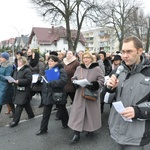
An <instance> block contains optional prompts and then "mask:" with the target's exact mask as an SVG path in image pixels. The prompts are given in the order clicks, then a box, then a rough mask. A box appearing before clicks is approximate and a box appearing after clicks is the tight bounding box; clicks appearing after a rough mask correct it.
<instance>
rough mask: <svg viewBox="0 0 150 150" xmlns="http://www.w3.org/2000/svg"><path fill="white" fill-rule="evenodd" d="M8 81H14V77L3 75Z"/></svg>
mask: <svg viewBox="0 0 150 150" xmlns="http://www.w3.org/2000/svg"><path fill="white" fill-rule="evenodd" d="M4 77H5V79H7V80H8V81H9V82H15V79H14V78H13V77H11V76H4Z"/></svg>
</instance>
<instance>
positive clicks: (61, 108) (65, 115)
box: [40, 104, 69, 131]
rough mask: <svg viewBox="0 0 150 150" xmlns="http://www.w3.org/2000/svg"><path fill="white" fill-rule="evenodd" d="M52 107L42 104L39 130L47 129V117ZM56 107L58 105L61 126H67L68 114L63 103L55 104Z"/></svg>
mask: <svg viewBox="0 0 150 150" xmlns="http://www.w3.org/2000/svg"><path fill="white" fill-rule="evenodd" d="M52 107H53V105H44V109H43V117H42V121H41V126H40V130H41V131H47V130H48V122H49V118H50V115H51V111H52ZM57 107H58V109H59V111H60V112H61V121H62V126H67V124H68V119H69V115H68V111H67V109H66V106H65V104H64V105H58V104H57Z"/></svg>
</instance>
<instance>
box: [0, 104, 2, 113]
mask: <svg viewBox="0 0 150 150" xmlns="http://www.w3.org/2000/svg"><path fill="white" fill-rule="evenodd" d="M1 111H2V105H0V113H1Z"/></svg>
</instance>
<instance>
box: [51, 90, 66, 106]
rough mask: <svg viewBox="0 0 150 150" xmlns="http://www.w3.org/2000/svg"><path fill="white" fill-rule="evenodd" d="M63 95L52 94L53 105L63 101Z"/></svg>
mask: <svg viewBox="0 0 150 150" xmlns="http://www.w3.org/2000/svg"><path fill="white" fill-rule="evenodd" d="M65 94H66V93H61V92H55V93H52V98H53V101H54V103H61V102H63V101H64V100H65Z"/></svg>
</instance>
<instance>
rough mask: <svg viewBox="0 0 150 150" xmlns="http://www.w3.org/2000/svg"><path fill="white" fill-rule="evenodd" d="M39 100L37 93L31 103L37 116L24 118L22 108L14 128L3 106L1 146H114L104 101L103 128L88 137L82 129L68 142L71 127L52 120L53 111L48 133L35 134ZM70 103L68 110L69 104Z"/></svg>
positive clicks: (102, 149)
mask: <svg viewBox="0 0 150 150" xmlns="http://www.w3.org/2000/svg"><path fill="white" fill-rule="evenodd" d="M39 103H40V100H39V97H38V96H36V97H35V98H33V100H32V102H31V104H32V107H33V110H34V112H35V114H36V117H35V118H34V119H31V120H27V119H26V118H27V116H26V113H25V112H23V114H22V117H21V122H20V123H19V125H18V126H17V127H15V128H9V127H8V123H9V122H10V120H11V119H10V118H9V116H7V115H5V114H4V112H5V111H6V106H4V108H3V111H2V119H1V122H0V123H1V127H0V150H115V142H114V141H113V140H112V139H111V138H110V136H109V130H108V125H107V120H108V114H109V105H105V111H104V113H103V114H102V124H103V126H102V128H101V129H99V130H97V131H96V132H95V133H94V135H93V137H91V138H87V137H85V133H84V132H83V133H82V134H81V139H80V142H79V143H77V144H74V145H71V144H70V143H69V139H70V138H71V137H72V135H73V131H72V130H71V129H69V128H68V129H62V128H61V122H60V121H56V120H55V113H56V112H55V111H53V113H52V115H51V118H50V121H49V130H48V133H47V134H44V135H41V136H36V135H35V133H36V131H38V129H39V127H40V122H41V117H42V115H41V113H42V108H38V105H39ZM69 103H70V102H69ZM69 103H68V105H67V106H68V111H70V108H71V107H70V104H69ZM2 122H3V123H2ZM145 150H150V145H147V146H146V148H145Z"/></svg>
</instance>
